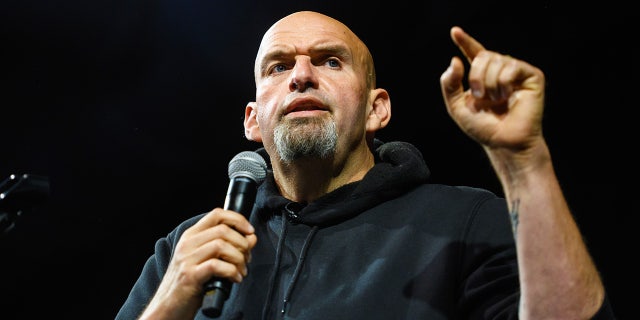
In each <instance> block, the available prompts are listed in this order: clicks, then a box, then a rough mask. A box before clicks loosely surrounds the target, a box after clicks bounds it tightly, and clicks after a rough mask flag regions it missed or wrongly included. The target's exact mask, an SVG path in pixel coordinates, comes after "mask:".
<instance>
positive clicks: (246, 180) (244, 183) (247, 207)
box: [202, 151, 267, 318]
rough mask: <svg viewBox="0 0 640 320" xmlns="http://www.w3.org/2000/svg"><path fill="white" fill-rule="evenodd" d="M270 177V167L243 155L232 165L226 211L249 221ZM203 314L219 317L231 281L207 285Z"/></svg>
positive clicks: (255, 156) (254, 155) (249, 154)
mask: <svg viewBox="0 0 640 320" xmlns="http://www.w3.org/2000/svg"><path fill="white" fill-rule="evenodd" d="M266 175H267V164H266V163H265V161H264V158H262V156H261V155H259V154H258V153H256V152H253V151H243V152H240V153H238V154H237V155H236V156H235V157H233V159H231V161H230V162H229V179H230V180H231V181H230V182H229V189H228V190H227V196H226V198H225V201H224V209H226V210H232V211H236V212H239V213H241V214H243V215H244V216H245V217H248V216H249V214H251V210H252V209H253V205H254V202H255V201H256V191H257V185H258V184H260V183H262V181H263V180H264V178H265V177H266ZM204 291H205V294H204V298H203V299H202V313H203V314H204V315H206V316H208V317H211V318H213V317H217V316H219V315H220V313H221V312H222V306H223V305H224V302H225V301H226V300H227V298H228V297H229V294H230V293H231V281H229V280H228V279H218V278H214V279H211V280H209V282H207V283H205V285H204Z"/></svg>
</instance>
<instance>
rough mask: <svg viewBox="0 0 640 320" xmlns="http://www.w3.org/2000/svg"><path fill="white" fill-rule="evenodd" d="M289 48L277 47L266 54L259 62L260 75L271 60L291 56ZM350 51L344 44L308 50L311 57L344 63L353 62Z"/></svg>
mask: <svg viewBox="0 0 640 320" xmlns="http://www.w3.org/2000/svg"><path fill="white" fill-rule="evenodd" d="M290 48H291V47H290V46H278V47H276V49H274V50H271V51H269V52H267V53H266V54H265V55H264V57H263V58H262V60H261V61H260V73H261V74H262V73H264V70H265V69H266V68H267V62H269V61H273V60H282V59H284V58H286V57H289V56H291V55H292V54H293V52H294V50H290ZM351 52H352V51H351V50H350V49H349V48H348V47H347V46H346V45H344V44H335V43H325V44H318V45H314V46H312V47H311V48H310V49H309V54H310V55H312V56H318V55H325V56H328V55H330V56H336V57H339V58H340V59H341V60H343V61H346V62H352V61H353V55H352V53H351Z"/></svg>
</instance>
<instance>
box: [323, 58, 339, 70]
mask: <svg viewBox="0 0 640 320" xmlns="http://www.w3.org/2000/svg"><path fill="white" fill-rule="evenodd" d="M325 63H326V64H327V65H328V66H329V67H331V68H339V67H340V60H338V59H336V58H330V59H327V61H326V62H325Z"/></svg>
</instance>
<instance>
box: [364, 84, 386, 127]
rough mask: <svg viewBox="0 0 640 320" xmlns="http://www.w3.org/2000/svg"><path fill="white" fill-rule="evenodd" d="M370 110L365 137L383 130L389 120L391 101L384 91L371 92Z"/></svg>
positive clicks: (375, 90)
mask: <svg viewBox="0 0 640 320" xmlns="http://www.w3.org/2000/svg"><path fill="white" fill-rule="evenodd" d="M370 94H371V101H373V102H372V103H371V110H369V114H368V115H367V126H366V131H367V135H372V134H373V133H374V132H376V131H378V130H380V129H382V128H384V127H386V126H387V124H388V123H389V120H390V119H391V99H390V98H389V93H388V92H387V90H385V89H380V88H378V89H374V90H371V93H370Z"/></svg>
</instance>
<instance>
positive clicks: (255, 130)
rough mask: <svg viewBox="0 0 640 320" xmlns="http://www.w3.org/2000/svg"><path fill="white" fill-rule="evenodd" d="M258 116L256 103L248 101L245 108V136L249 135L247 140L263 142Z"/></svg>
mask: <svg viewBox="0 0 640 320" xmlns="http://www.w3.org/2000/svg"><path fill="white" fill-rule="evenodd" d="M257 117H258V111H257V109H256V103H255V102H249V103H247V106H246V107H245V109H244V136H245V137H247V140H250V141H255V142H262V133H261V132H260V126H259V125H258V118H257Z"/></svg>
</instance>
